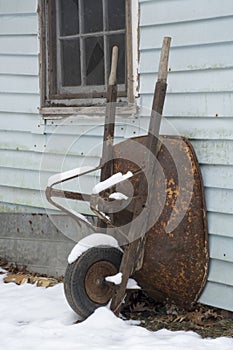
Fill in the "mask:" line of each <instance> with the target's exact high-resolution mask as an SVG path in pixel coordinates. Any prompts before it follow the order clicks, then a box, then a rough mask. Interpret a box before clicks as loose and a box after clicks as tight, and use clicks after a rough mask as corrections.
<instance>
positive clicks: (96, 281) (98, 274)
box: [85, 261, 117, 305]
mask: <svg viewBox="0 0 233 350" xmlns="http://www.w3.org/2000/svg"><path fill="white" fill-rule="evenodd" d="M116 273H117V269H116V267H115V266H114V265H113V264H111V263H110V262H109V261H98V262H96V263H95V264H93V265H92V266H91V267H90V268H89V269H88V271H87V273H86V277H85V289H86V293H87V295H88V297H89V298H90V299H91V300H92V301H93V302H95V303H98V304H102V305H105V304H107V303H108V301H109V300H110V299H111V297H112V294H113V289H112V288H111V287H109V286H108V285H107V284H105V283H104V281H105V277H107V276H112V275H115V274H116Z"/></svg>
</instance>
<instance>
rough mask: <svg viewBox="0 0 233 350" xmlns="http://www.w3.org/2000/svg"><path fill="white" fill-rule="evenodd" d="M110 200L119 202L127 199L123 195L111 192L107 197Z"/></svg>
mask: <svg viewBox="0 0 233 350" xmlns="http://www.w3.org/2000/svg"><path fill="white" fill-rule="evenodd" d="M109 198H110V199H115V200H116V201H121V200H125V201H126V200H127V199H128V198H129V197H127V196H126V195H125V194H124V193H121V192H113V193H111V194H110V196H109Z"/></svg>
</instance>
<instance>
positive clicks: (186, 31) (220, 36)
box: [140, 0, 233, 50]
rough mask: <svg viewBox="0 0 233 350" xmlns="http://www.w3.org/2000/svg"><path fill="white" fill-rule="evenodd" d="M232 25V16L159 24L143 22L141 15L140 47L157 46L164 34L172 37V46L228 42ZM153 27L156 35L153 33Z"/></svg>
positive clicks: (182, 0) (232, 35) (150, 47)
mask: <svg viewBox="0 0 233 350" xmlns="http://www.w3.org/2000/svg"><path fill="white" fill-rule="evenodd" d="M165 1H166V0H165ZM180 2H184V0H180ZM165 6H166V5H165ZM180 6H182V5H180ZM200 6H203V5H200ZM232 25H233V16H229V17H223V18H222V17H220V18H213V19H212V18H211V19H205V20H200V21H187V22H183V23H182V22H179V23H172V24H170V23H169V24H161V25H152V24H151V25H147V24H143V20H142V17H141V27H142V28H143V30H142V31H141V35H140V48H141V50H146V49H152V48H153V49H155V48H159V47H160V46H161V38H162V37H163V36H164V35H171V36H172V37H173V44H172V45H173V46H174V47H180V46H192V45H210V44H212V43H222V42H230V41H232V39H233V33H232V30H231V28H232ZM220 28H221V30H220ZM155 29H156V32H157V35H154V34H153V32H154V30H155ZM200 34H201V35H200Z"/></svg>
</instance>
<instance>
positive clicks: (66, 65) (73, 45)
mask: <svg viewBox="0 0 233 350" xmlns="http://www.w3.org/2000/svg"><path fill="white" fill-rule="evenodd" d="M61 53H62V57H61V70H62V85H63V86H77V85H81V67H80V43H79V39H73V40H61Z"/></svg>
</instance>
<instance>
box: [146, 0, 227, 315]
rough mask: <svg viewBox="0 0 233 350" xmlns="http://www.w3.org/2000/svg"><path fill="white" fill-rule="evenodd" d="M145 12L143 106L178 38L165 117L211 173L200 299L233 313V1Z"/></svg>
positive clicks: (165, 5) (167, 2) (162, 5)
mask: <svg viewBox="0 0 233 350" xmlns="http://www.w3.org/2000/svg"><path fill="white" fill-rule="evenodd" d="M140 13H141V18H140V65H139V72H140V96H141V100H140V104H141V106H143V107H144V108H145V109H147V108H149V107H150V105H151V101H152V93H153V86H154V81H155V78H156V70H157V67H158V60H159V53H160V47H161V43H162V38H163V36H171V37H172V48H171V55H170V63H169V67H170V72H169V77H168V93H167V98H166V104H165V109H164V115H165V117H166V119H167V120H168V122H169V123H171V124H172V125H173V127H174V129H175V130H176V131H177V132H178V133H179V134H181V135H184V136H187V137H188V138H190V140H191V142H192V144H193V146H194V148H195V150H196V153H197V156H198V160H199V162H200V165H201V171H202V174H203V179H204V185H205V195H206V202H207V210H208V224H209V246H210V257H211V261H210V271H209V277H208V283H207V286H206V288H205V290H204V292H203V294H202V296H201V298H200V301H201V302H203V303H205V304H210V305H214V306H217V307H221V308H225V309H227V310H231V311H233V60H232V57H233V31H232V27H233V2H232V1H231V0H223V1H218V0H212V1H211V2H210V1H208V0H196V1H192V0H163V1H160V0H151V1H146V0H141V1H140ZM164 129H165V128H164Z"/></svg>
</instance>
